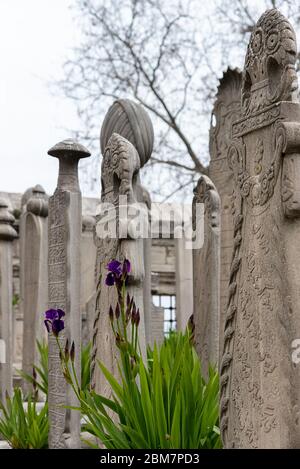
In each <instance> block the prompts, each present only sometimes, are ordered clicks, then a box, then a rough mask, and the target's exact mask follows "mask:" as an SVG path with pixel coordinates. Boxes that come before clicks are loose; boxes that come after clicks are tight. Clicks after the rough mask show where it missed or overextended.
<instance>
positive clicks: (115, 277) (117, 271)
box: [105, 259, 131, 287]
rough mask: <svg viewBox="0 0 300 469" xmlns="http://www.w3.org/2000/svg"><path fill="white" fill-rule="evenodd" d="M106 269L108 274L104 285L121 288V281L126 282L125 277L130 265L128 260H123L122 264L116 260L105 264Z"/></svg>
mask: <svg viewBox="0 0 300 469" xmlns="http://www.w3.org/2000/svg"><path fill="white" fill-rule="evenodd" d="M106 268H107V270H108V274H107V276H106V279H105V283H106V285H108V286H109V287H111V286H112V285H114V284H115V283H116V284H117V286H121V285H122V280H125V281H126V280H127V275H128V274H129V272H130V270H131V265H130V262H129V260H128V259H125V260H124V262H123V264H121V262H119V261H117V260H116V259H113V260H112V261H110V262H109V263H108V264H107V267H106Z"/></svg>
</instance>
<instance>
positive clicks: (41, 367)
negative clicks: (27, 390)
mask: <svg viewBox="0 0 300 469" xmlns="http://www.w3.org/2000/svg"><path fill="white" fill-rule="evenodd" d="M36 345H37V349H38V353H39V364H38V365H33V373H32V375H30V374H29V373H26V372H25V371H23V370H21V371H18V373H19V375H20V376H22V378H23V379H25V381H27V382H28V383H31V384H32V385H33V389H34V390H39V391H41V392H42V393H43V394H44V395H45V396H48V344H47V343H46V342H39V341H38V340H37V341H36Z"/></svg>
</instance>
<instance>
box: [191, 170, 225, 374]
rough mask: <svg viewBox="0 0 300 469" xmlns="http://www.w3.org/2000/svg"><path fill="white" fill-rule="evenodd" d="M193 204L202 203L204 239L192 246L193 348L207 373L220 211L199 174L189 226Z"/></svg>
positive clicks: (215, 308) (213, 347) (214, 347)
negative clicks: (198, 245)
mask: <svg viewBox="0 0 300 469" xmlns="http://www.w3.org/2000/svg"><path fill="white" fill-rule="evenodd" d="M196 204H204V242H203V246H202V247H201V248H200V249H193V281H194V317H193V318H194V324H195V347H196V350H197V353H198V355H199V357H200V360H201V365H202V369H203V372H204V373H205V374H206V375H207V373H208V368H209V364H211V365H216V364H218V359H219V327H220V322H219V318H220V211H221V201H220V197H219V194H218V192H217V190H216V187H215V186H214V184H213V183H212V181H211V180H210V179H209V177H207V176H201V177H200V179H199V181H198V183H197V186H196V188H195V189H194V199H193V228H194V230H195V229H196V220H195V216H196Z"/></svg>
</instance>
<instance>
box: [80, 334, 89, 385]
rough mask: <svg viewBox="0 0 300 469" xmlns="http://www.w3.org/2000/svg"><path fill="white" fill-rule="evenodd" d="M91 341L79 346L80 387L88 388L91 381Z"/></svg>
mask: <svg viewBox="0 0 300 469" xmlns="http://www.w3.org/2000/svg"><path fill="white" fill-rule="evenodd" d="M91 348H92V346H91V343H88V344H87V345H86V346H85V347H82V348H81V389H83V390H85V389H89V386H90V382H91Z"/></svg>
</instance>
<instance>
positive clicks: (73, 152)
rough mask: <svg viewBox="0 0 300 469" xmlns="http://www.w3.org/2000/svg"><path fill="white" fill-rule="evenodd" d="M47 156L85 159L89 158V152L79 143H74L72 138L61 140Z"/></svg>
mask: <svg viewBox="0 0 300 469" xmlns="http://www.w3.org/2000/svg"><path fill="white" fill-rule="evenodd" d="M48 155H50V156H55V157H56V158H60V157H61V156H70V157H76V158H78V159H79V158H87V157H88V156H91V154H90V152H89V151H88V150H87V149H86V148H85V147H84V146H83V145H81V144H80V143H78V142H76V141H75V140H73V139H72V138H68V139H67V140H63V141H62V142H59V143H57V144H56V145H54V147H52V148H50V150H49V151H48Z"/></svg>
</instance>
